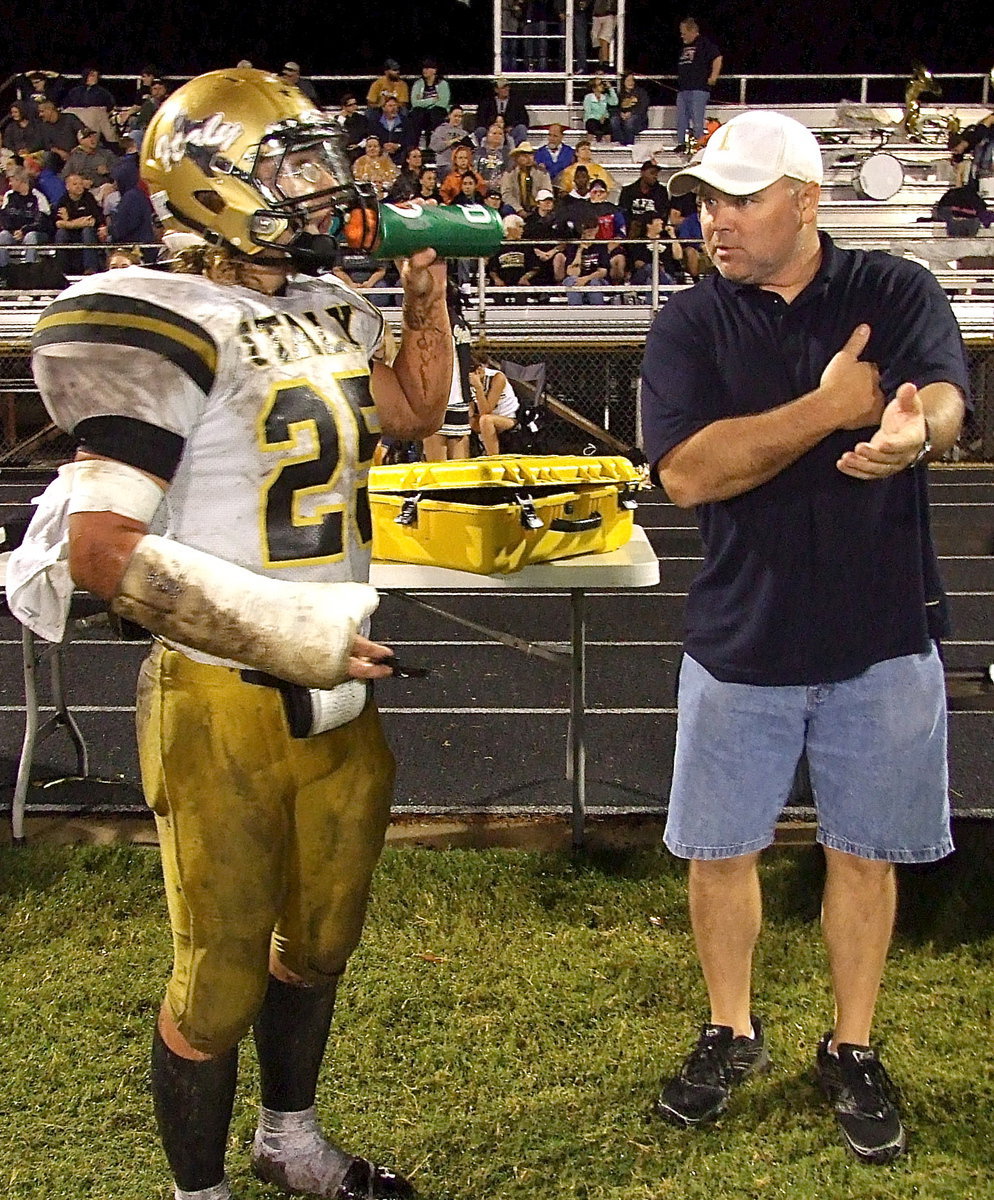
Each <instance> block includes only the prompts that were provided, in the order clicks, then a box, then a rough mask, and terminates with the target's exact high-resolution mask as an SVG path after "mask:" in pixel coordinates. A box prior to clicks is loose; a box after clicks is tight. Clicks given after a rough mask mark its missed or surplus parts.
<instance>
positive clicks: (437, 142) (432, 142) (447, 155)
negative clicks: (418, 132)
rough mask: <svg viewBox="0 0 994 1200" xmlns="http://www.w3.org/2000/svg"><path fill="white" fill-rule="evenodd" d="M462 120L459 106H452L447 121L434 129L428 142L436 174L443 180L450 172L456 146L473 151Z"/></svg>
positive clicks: (471, 142) (471, 140)
mask: <svg viewBox="0 0 994 1200" xmlns="http://www.w3.org/2000/svg"><path fill="white" fill-rule="evenodd" d="M462 118H463V110H462V108H461V106H460V105H458V104H453V106H452V107H451V108H450V109H449V115H448V120H446V121H443V122H442V124H441V125H439V126H437V127H436V128H435V131H434V132H433V133H432V135H431V138H430V139H429V141H428V149H429V150H430V151H431V153H432V154H434V156H435V163H436V165H437V166H438V173H439V175H441V176H442V177H443V178H444V177H445V176H446V175H447V174H448V173H449V172H450V171H451V170H452V151H453V150H454V149H455V148H456V146H466V147H467V148H468V149H469V150H470V151H472V149H473V139H472V138H471V137H470V136H469V134H468V133H467V132H466V130H465V129H464V128H463V123H462Z"/></svg>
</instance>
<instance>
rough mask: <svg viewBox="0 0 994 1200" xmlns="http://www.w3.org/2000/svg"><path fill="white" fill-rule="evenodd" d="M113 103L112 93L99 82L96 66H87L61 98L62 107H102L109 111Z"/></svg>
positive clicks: (114, 102)
mask: <svg viewBox="0 0 994 1200" xmlns="http://www.w3.org/2000/svg"><path fill="white" fill-rule="evenodd" d="M115 104H116V101H115V99H114V97H113V95H112V94H111V93H110V92H109V91H108V90H107V89H106V88H105V87H104V86H103V84H102V83H101V82H100V72H99V71H98V70H97V69H96V67H88V68H87V69H86V70H85V71H84V72H83V77H82V79H81V80H80V82H79V83H77V84H76V85H75V87H71V88H70V89H69V91H68V92H66V94H65V96H64V97H63V98H62V107H63V108H102V109H103V110H104V112H108V113H109V112H110V110H111V109H112V108H113V107H114V105H115Z"/></svg>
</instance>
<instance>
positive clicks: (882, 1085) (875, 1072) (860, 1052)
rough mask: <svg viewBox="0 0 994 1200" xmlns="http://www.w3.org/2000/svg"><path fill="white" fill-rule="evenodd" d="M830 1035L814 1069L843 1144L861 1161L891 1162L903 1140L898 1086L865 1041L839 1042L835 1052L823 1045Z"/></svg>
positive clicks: (822, 1046) (823, 1041)
mask: <svg viewBox="0 0 994 1200" xmlns="http://www.w3.org/2000/svg"><path fill="white" fill-rule="evenodd" d="M831 1040H832V1034H831V1032H829V1033H826V1034H825V1036H824V1037H823V1038H822V1039H821V1041H820V1042H819V1043H818V1060H817V1068H816V1069H817V1072H818V1082H819V1083H820V1084H821V1089H822V1091H823V1092H824V1093H825V1095H826V1096H827V1097H828V1101H829V1103H830V1104H831V1105H832V1107H833V1108H834V1109H835V1117H836V1120H837V1121H838V1122H839V1128H840V1129H841V1130H842V1136H843V1138H845V1142H846V1146H847V1147H848V1148H849V1149H850V1150H851V1151H852V1152H853V1154H855V1155H856V1157H857V1158H861V1159H862V1160H863V1161H864V1162H871V1163H888V1162H892V1161H893V1160H894V1159H895V1158H897V1156H898V1155H899V1154H901V1153H903V1151H904V1149H905V1147H906V1145H907V1139H906V1137H905V1134H904V1127H903V1126H902V1125H901V1114H900V1113H899V1112H898V1110H897V1089H896V1088H895V1087H894V1084H893V1083H892V1082H891V1079H890V1076H889V1075H888V1074H887V1072H886V1071H885V1070H884V1066H883V1063H882V1062H881V1061H880V1059H879V1058H878V1057H877V1052H876V1051H875V1050H873V1049H872V1048H871V1047H870V1046H852V1045H849V1044H848V1043H846V1042H841V1043H840V1044H839V1045H838V1046H837V1047H836V1049H837V1050H838V1057H836V1055H834V1054H832V1053H830V1052H829V1049H828V1045H829V1042H830V1041H831Z"/></svg>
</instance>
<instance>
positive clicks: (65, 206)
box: [55, 175, 108, 275]
mask: <svg viewBox="0 0 994 1200" xmlns="http://www.w3.org/2000/svg"><path fill="white" fill-rule="evenodd" d="M65 184H66V195H65V197H64V198H63V200H62V203H61V204H60V205H59V207H58V208H57V209H56V210H55V244H56V245H57V246H68V245H77V246H83V247H84V249H83V252H82V269H83V273H84V274H86V275H92V274H94V273H95V272H96V271H99V270H100V252H99V251H98V250H96V249H95V247H96V246H97V244H98V243H100V242H106V241H107V238H108V232H107V219H106V217H105V216H104V213H103V209H102V208H101V207H100V205H99V204H98V203H97V201H96V200H95V199H94V198H93V193H92V192H90V191H89V189H88V188H87V186H86V180H85V179H84V178H83V176H82V175H70V176H68V178H67V179H66V181H65ZM75 253H76V252H75V251H63V252H62V253H61V255H60V258H59V261H60V264H61V266H62V270H63V272H64V273H65V274H66V275H69V274H76V273H77V272H76V271H74V270H72V267H73V265H74V264H75V265H79V264H78V263H77V262H76V260H75Z"/></svg>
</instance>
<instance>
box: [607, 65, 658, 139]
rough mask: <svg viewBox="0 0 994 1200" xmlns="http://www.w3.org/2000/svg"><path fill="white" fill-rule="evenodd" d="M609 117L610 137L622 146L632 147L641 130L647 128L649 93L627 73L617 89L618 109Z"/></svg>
mask: <svg viewBox="0 0 994 1200" xmlns="http://www.w3.org/2000/svg"><path fill="white" fill-rule="evenodd" d="M610 117H611V136H612V137H613V138H614V140H615V141H616V142H621V144H622V145H623V146H632V145H634V144H635V139H636V138H637V137H638V135H639V134H640V133H641V132H642V130H643V129H648V127H649V93H648V92H647V91H646V90H645V88H644V87H641V86H640V85H639V84H637V83H636V82H635V76H634V75H633V74H632V72H631V71H629V72H628V73H627V74H626V75H625V77H624V79H622V81H621V87H620V88H619V89H618V107H617V108H616V109H615V111H614V112H613V113H611V114H610Z"/></svg>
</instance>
